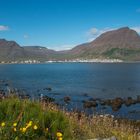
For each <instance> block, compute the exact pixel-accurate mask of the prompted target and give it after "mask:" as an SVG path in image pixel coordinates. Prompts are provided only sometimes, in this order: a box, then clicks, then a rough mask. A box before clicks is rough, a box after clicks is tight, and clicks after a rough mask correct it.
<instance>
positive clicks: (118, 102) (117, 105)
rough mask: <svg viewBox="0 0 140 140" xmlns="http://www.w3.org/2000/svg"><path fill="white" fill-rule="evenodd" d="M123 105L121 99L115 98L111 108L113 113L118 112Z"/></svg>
mask: <svg viewBox="0 0 140 140" xmlns="http://www.w3.org/2000/svg"><path fill="white" fill-rule="evenodd" d="M123 103H124V101H123V99H122V98H115V99H113V100H112V103H111V106H112V110H113V111H118V110H119V109H120V108H121V107H122V104H123Z"/></svg>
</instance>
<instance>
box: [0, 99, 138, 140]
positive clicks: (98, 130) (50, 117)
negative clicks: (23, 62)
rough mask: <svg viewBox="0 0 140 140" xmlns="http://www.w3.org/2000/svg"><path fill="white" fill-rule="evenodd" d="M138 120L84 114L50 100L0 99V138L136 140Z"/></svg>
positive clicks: (0, 139)
mask: <svg viewBox="0 0 140 140" xmlns="http://www.w3.org/2000/svg"><path fill="white" fill-rule="evenodd" d="M139 132H140V123H139V122H134V121H128V120H127V121H126V120H121V119H120V120H116V119H115V118H114V117H113V116H108V115H105V116H102V115H100V116H93V117H90V118H89V117H87V116H85V115H84V114H81V113H76V112H71V113H70V112H65V111H62V110H60V109H59V108H58V107H57V106H56V105H54V104H52V103H40V102H39V101H30V100H20V99H18V98H16V97H9V98H7V99H3V100H1V101H0V140H62V139H63V140H87V139H93V138H97V137H100V138H108V137H111V136H115V137H116V138H117V139H118V140H139V139H140V134H139Z"/></svg>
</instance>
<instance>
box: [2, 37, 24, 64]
mask: <svg viewBox="0 0 140 140" xmlns="http://www.w3.org/2000/svg"><path fill="white" fill-rule="evenodd" d="M25 56H26V55H25V52H24V49H23V48H22V47H20V45H18V44H17V43H16V42H15V41H7V40H5V39H0V60H1V61H9V60H17V59H19V58H24V57H25Z"/></svg>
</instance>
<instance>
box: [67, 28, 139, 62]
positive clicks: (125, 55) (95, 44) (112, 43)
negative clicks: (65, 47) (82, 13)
mask: <svg viewBox="0 0 140 140" xmlns="http://www.w3.org/2000/svg"><path fill="white" fill-rule="evenodd" d="M69 53H70V54H73V55H74V56H75V55H76V56H77V57H80V58H81V57H83V58H119V59H123V60H131V59H132V60H140V36H139V35H138V33H137V32H136V31H134V30H131V29H129V28H128V27H124V28H120V29H118V30H113V31H109V32H106V33H103V34H101V35H100V36H99V37H97V38H96V39H95V40H94V41H92V42H90V43H86V44H82V45H79V46H76V47H75V48H73V49H72V50H70V51H69Z"/></svg>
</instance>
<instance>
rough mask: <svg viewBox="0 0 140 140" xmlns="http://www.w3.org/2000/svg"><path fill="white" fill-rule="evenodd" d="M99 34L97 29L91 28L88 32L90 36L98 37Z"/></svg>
mask: <svg viewBox="0 0 140 140" xmlns="http://www.w3.org/2000/svg"><path fill="white" fill-rule="evenodd" d="M97 33H98V29H97V28H95V27H94V28H91V29H90V30H89V31H88V33H87V34H88V35H96V34H97Z"/></svg>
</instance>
